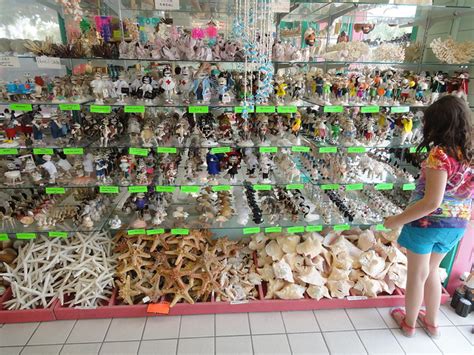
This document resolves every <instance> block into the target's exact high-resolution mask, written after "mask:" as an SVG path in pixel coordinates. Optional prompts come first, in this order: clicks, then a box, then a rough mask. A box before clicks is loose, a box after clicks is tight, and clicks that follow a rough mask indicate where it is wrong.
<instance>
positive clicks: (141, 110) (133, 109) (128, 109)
mask: <svg viewBox="0 0 474 355" xmlns="http://www.w3.org/2000/svg"><path fill="white" fill-rule="evenodd" d="M123 110H124V112H125V113H145V106H131V105H127V106H125V107H124V109H123Z"/></svg>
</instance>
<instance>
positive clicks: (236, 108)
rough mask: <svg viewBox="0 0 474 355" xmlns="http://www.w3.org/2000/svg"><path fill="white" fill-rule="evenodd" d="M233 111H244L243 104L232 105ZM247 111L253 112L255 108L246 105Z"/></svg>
mask: <svg viewBox="0 0 474 355" xmlns="http://www.w3.org/2000/svg"><path fill="white" fill-rule="evenodd" d="M234 112H235V113H242V112H244V106H235V107H234ZM247 112H249V113H251V112H255V108H254V107H253V106H250V107H247Z"/></svg>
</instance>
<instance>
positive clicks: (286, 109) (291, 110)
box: [277, 105, 298, 113]
mask: <svg viewBox="0 0 474 355" xmlns="http://www.w3.org/2000/svg"><path fill="white" fill-rule="evenodd" d="M297 111H298V109H297V108H296V106H293V105H292V106H277V112H278V113H296V112H297Z"/></svg>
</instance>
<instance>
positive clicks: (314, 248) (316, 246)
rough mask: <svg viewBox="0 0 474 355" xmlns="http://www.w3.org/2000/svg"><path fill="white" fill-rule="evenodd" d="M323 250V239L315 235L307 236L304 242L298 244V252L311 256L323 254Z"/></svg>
mask: <svg viewBox="0 0 474 355" xmlns="http://www.w3.org/2000/svg"><path fill="white" fill-rule="evenodd" d="M322 251H323V245H322V244H321V241H320V240H319V239H317V238H313V237H307V238H306V240H305V241H304V242H303V243H300V244H298V245H297V246H296V252H297V253H299V254H302V255H305V256H309V257H311V258H314V257H315V256H317V255H319V254H321V252H322Z"/></svg>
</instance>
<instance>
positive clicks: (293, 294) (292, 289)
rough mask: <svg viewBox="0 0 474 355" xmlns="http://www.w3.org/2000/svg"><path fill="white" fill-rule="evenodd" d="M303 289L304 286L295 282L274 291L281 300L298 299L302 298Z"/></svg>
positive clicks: (304, 289)
mask: <svg viewBox="0 0 474 355" xmlns="http://www.w3.org/2000/svg"><path fill="white" fill-rule="evenodd" d="M304 291H306V287H304V286H301V285H297V284H287V285H285V286H284V287H283V288H282V289H281V290H279V291H276V292H275V294H276V296H277V297H278V298H281V299H283V300H298V299H301V298H304V295H303V294H304Z"/></svg>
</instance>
